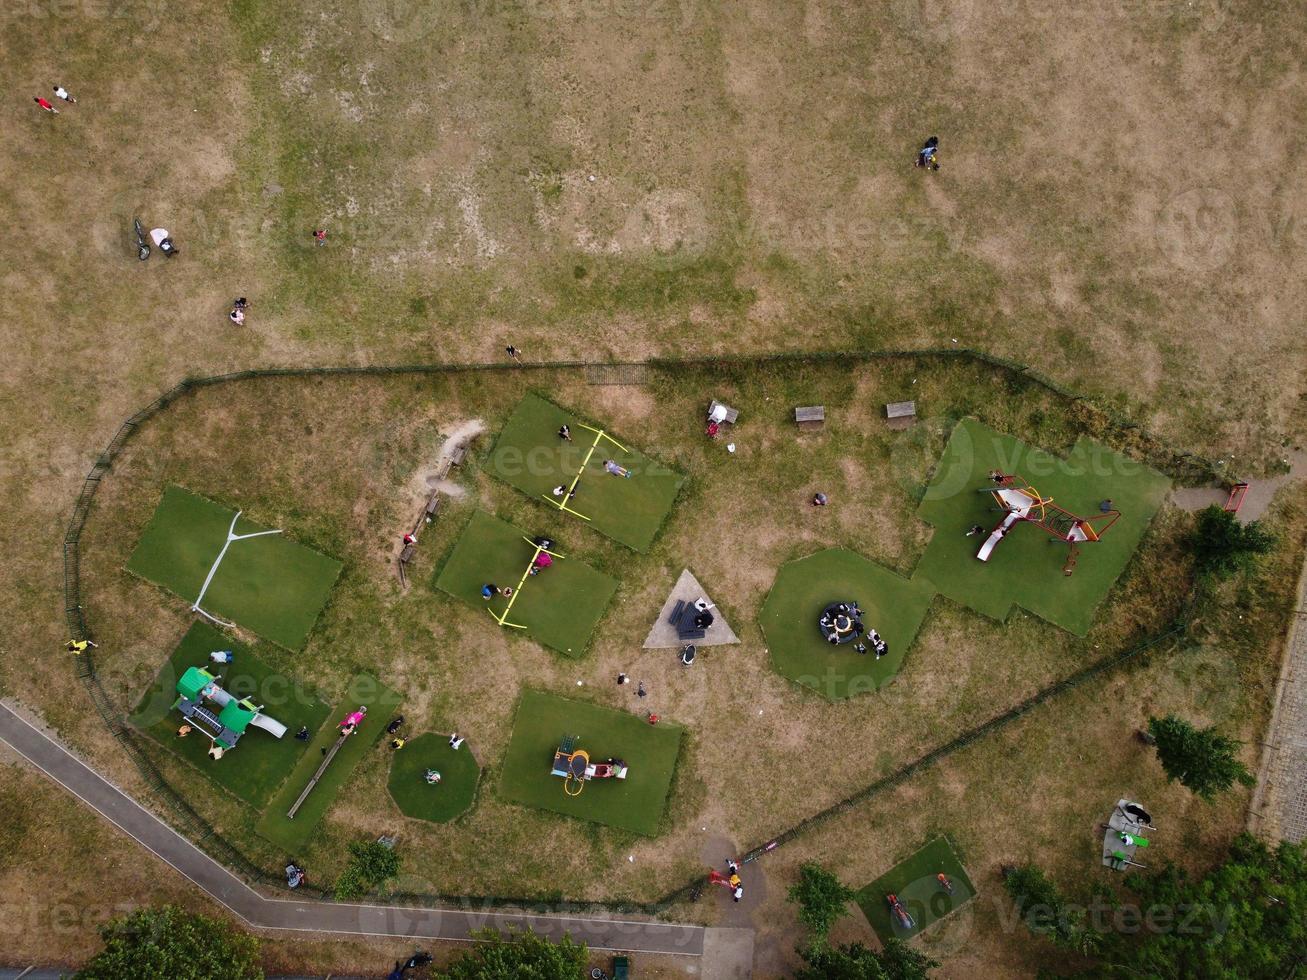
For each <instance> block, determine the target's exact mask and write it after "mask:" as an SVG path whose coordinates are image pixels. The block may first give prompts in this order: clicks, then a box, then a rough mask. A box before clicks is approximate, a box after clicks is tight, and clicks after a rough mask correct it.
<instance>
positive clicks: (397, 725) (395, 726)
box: [386, 715, 467, 786]
mask: <svg viewBox="0 0 1307 980" xmlns="http://www.w3.org/2000/svg"><path fill="white" fill-rule="evenodd" d="M403 727H404V716H403V715H396V716H395V717H394V719H393V720H392V721H391V723H390V724H389V725H387V726H386V734H387V735H389V736H390V747H391V749H392V750H393V751H395V752H398V751H399V750H400V749H402V748H403V747H404V746H405V745H407V744H408V737H407V736H405V735H403V734H402V733H401V732H400V729H401V728H403ZM466 741H467V739H466V738H464V737H463V736H462V735H460V734H459V733H458V732H450V733H449V747H450V748H451V749H453V750H454V751H455V752H457V751H458V750H459V749H461V748H462V747H463V743H464V742H466ZM422 778H423V779H424V780H426V783H427V785H428V786H435V785H438V784H439V783H440V780H441V778H442V777H441V775H440V770H439V769H428V770H426V772H425V773H423V775H422Z"/></svg>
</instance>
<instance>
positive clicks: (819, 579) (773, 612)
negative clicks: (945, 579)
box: [758, 548, 935, 701]
mask: <svg viewBox="0 0 1307 980" xmlns="http://www.w3.org/2000/svg"><path fill="white" fill-rule="evenodd" d="M934 595H935V590H934V588H932V587H931V586H930V584H929V583H928V582H922V581H918V580H916V579H913V580H911V581H910V580H908V579H905V578H903V577H902V576H901V575H896V574H895V573H894V572H891V571H890V570H889V569H887V568H882V567H881V566H880V565H877V564H876V563H875V562H873V561H868V560H867V559H866V558H863V557H862V556H861V555H858V554H855V553H854V552H852V551H847V550H845V549H842V548H832V549H830V550H828V551H819V552H817V554H815V555H809V556H808V557H807V558H800V559H799V560H798V561H792V562H789V563H788V564H786V565H783V566H782V567H781V570H780V572H779V573H778V574H777V576H776V583H775V584H774V585H773V586H772V590H771V593H770V594H769V595H768V596H767V601H766V602H764V603H763V607H762V612H761V613H760V614H759V617H758V620H759V623H760V625H761V626H762V631H763V633H764V634H765V635H766V637H767V647H768V649H769V650H770V651H771V660H772V666H773V667H775V668H776V670H777V671H778V672H779V673H780V674H782V675H783V676H785V677H788V678H789V679H790V680H792V681H794V682H795V683H798V684H802V685H803V686H804V687H810V688H812V689H813V690H814V691H817V692H818V693H819V694H821V695H822V696H823V697H825V698H827V699H829V700H832V701H837V700H840V699H842V698H847V697H851V696H853V695H855V694H863V693H866V692H868V691H875V690H877V689H878V688H879V687H880V686H881V685H882V684H884V683H885V682H886V681H888V680H889V679H890V678H891V677H893V676H894V675H895V674H897V673H898V672H899V668H900V667H901V666H902V664H903V657H904V655H905V654H906V653H907V650H908V647H909V646H911V645H912V641H913V639H914V638H915V637H916V635H917V630H919V629H920V628H921V621H922V620H923V619H924V618H925V615H926V610H927V609H928V608H929V606H930V601H931V599H932V598H934ZM849 600H853V601H855V602H857V603H858V605H859V606H860V607H861V609H862V611H863V619H862V621H863V624H864V625H865V626H866V627H867V628H868V629H874V630H875V631H876V632H878V633H879V634H880V635H881V636H882V637H883V638H884V640H885V642H886V643H887V644H888V645H889V652H888V653H886V654H885V656H883V657H881V658H880V660H877V659H876V657H875V654H874V653H872V652H871V650H870V645H869V644H868V652H867V653H866V654H860V653H855V652H854V649H853V644H852V643H846V644H843V645H840V646H832V645H831V644H830V643H828V642H827V641H826V639H825V637H823V636H822V634H821V630H820V629H819V628H818V626H817V620H818V619H819V618H820V617H821V614H822V610H824V609H825V608H826V607H827V606H828V605H830V604H831V603H832V602H846V601H849Z"/></svg>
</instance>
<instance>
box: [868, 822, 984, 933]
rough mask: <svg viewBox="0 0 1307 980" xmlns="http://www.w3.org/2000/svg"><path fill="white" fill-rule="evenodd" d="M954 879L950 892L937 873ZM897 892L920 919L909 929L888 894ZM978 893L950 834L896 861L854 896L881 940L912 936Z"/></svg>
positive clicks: (904, 905) (912, 912)
mask: <svg viewBox="0 0 1307 980" xmlns="http://www.w3.org/2000/svg"><path fill="white" fill-rule="evenodd" d="M941 871H942V872H943V873H944V874H946V875H948V877H949V878H951V879H952V881H953V891H952V892H949V891H946V890H945V889H944V887H943V886H942V885H941V884H940V883H939V879H937V878H936V877H935V876H936V875H937V874H939V873H940V872H941ZM887 895H897V896H898V899H899V901H900V902H901V903H902V904H903V907H904V908H905V909H907V911H908V914H909V915H911V916H912V918H913V919H915V920H916V925H915V926H914V927H913V928H911V929H909V928H906V927H905V926H903V925H901V924H900V923H899V920H898V916H896V915H895V914H894V913H893V912H891V911H890V907H889V902H888V901H886V898H885V896H887ZM975 895H976V886H975V885H973V884H972V883H971V879H970V878H969V877H967V872H966V869H965V868H963V867H962V862H961V861H960V860H958V856H957V854H956V853H954V851H953V847H952V845H951V844H949V842H948V838H946V837H937V838H935V839H934V840H933V841H931V842H930V843H929V844H927V845H926V846H925V847H923V848H922V849H921V850H919V851H917V853H916V854H913V855H912V856H911V857H909V858H908V859H907V860H906V861H901V862H900V863H898V864H896V865H894V867H892V868H890V870H889V871H887V872H885V874H883V875H881V876H880V877H879V878H877V879H876V880H875V881H873V882H872V883H871V884H870V885H868V886H867V887H866V888H863V889H860V890H859V891H858V893H857V895H856V896H855V897H854V901H856V902H857V903H858V906H859V908H861V909H862V911H863V914H865V915H866V916H867V921H868V922H870V923H871V927H872V928H873V929H875V930H876V935H878V936H879V937H880V939H881V942H887V941H888V940H890V939H911V938H912V937H913V936H915V935H917V934H918V933H919V932H921V931H922V930H923V929H925V928H927V927H928V926H930V924H931V923H933V922H938V921H939V920H940V919H942V918H944V916H946V915H948V914H949V913H951V912H953V911H954V910H956V909H958V908H961V907H962V906H963V905H965V904H966V903H967V902H969V901H971V899H973V898H974V897H975Z"/></svg>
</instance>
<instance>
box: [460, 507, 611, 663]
mask: <svg viewBox="0 0 1307 980" xmlns="http://www.w3.org/2000/svg"><path fill="white" fill-rule="evenodd" d="M555 520H556V518H555ZM550 536H551V537H552V535H550ZM531 537H533V535H528V534H527V533H526V532H525V531H522V530H521V529H520V528H516V527H514V526H513V525H512V524H509V523H508V522H506V521H501V520H500V519H499V518H498V517H495V516H493V515H491V514H487V513H486V512H485V511H480V510H479V511H476V512H475V513H474V514H473V515H472V519H471V520H470V521H468V524H467V527H466V529H464V531H463V534H462V535H461V536H460V537H459V539H458V542H457V543H456V544H455V545H454V550H453V551H452V552H450V555H449V557H448V558H447V559H446V560H445V564H444V566H443V567H442V568H441V569H440V573H439V574H438V575H437V577H436V587H437V588H438V589H441V590H442V591H444V592H448V593H449V594H450V595H452V596H455V597H456V598H459V599H462V600H463V601H464V602H466V603H468V604H469V605H472V606H478V607H481V608H484V609H486V610H488V611H493V612H495V613H503V612H504V610H505V609H508V603H509V599H507V598H504V597H503V596H495V597H494V598H493V599H491V600H489V601H487V600H486V599H484V598H482V596H481V588H482V586H484V585H487V584H490V585H496V586H498V587H500V588H504V587H511V588H513V589H514V591H515V593H516V594H515V596H514V597H513V598H514V602H513V606H512V609H509V610H508V612H509V622H512V623H517V624H519V625H521V626H523V627H525V629H513V628H512V627H508V626H505V627H504V629H510V630H512V632H514V633H525V634H526V635H528V636H530V637H531V638H532V639H534V640H536V641H537V642H539V643H541V644H543V645H544V646H547V647H549V648H550V649H553V650H557V651H558V652H559V653H561V654H564V655H565V656H568V657H579V656H581V655H582V654H583V653H585V650H586V647H587V646H588V645H589V643H590V634H591V633H593V632H594V628H595V626H596V625H597V624H598V622H599V620H600V619H601V618H602V617H603V615H604V610H605V609H607V608H608V603H609V602H610V601H611V600H612V598H613V593H614V592H616V591H617V580H616V579H614V578H612V577H610V576H608V575H605V574H604V573H603V572H600V571H597V570H595V569H593V568H591V567H590V566H589V565H587V564H585V563H584V562H582V561H578V560H577V559H575V558H568V557H563V558H560V559H556V560H555V561H554V564H553V565H552V566H550V567H549V568H546V569H544V570H543V571H541V572H540V574H539V575H530V576H528V577H527V579H526V581H525V582H524V583H523V584H522V586H521V588H518V582H519V580H520V579H521V578H522V573H523V572H524V571H526V568H527V565H528V564H529V563H530V561H531V556H532V555H533V554H535V547H534V545H532V544H531V542H530V540H529V539H530V538H531ZM551 550H553V551H555V552H556V553H558V554H562V555H564V556H566V555H567V551H566V550H563V549H562V548H561V546H559V545H555V546H554V548H553V549H551ZM486 622H488V623H492V624H493V623H494V619H492V618H491V617H490V616H489V615H488V614H487V616H486Z"/></svg>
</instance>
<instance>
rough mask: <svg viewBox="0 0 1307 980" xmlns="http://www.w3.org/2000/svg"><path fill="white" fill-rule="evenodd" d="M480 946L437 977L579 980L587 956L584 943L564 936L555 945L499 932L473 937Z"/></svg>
mask: <svg viewBox="0 0 1307 980" xmlns="http://www.w3.org/2000/svg"><path fill="white" fill-rule="evenodd" d="M473 935H474V938H475V939H476V940H477V944H476V945H475V946H473V947H472V949H471V950H470V951H469V952H467V953H465V954H464V955H463V956H462V958H460V959H457V960H455V961H454V962H453V963H451V964H450V965H449V966H447V967H446V968H445V971H444V972H443V973H439V974H435V975H436V976H440V977H445V978H446V980H501V978H503V977H522V978H525V980H577V978H578V977H580V976H582V975H583V971H584V969H585V964H586V959H587V957H588V953H587V951H586V948H585V944H584V943H575V942H573V941H572V937H571V936H568V935H564V936H563V938H562V939H560V940H559V941H558V942H556V943H551V942H550V941H549V940H548V939H545V938H543V937H541V936H537V935H536V934H535V933H533V932H531V931H530V930H527V931H526V932H520V933H519V932H509V933H508V934H507V935H504V934H501V933H500V932H499V930H498V929H482V930H481V931H479V932H477V933H474V934H473Z"/></svg>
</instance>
